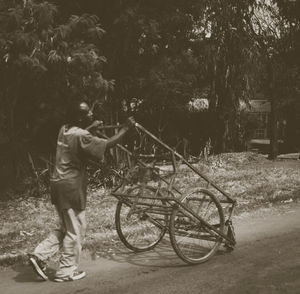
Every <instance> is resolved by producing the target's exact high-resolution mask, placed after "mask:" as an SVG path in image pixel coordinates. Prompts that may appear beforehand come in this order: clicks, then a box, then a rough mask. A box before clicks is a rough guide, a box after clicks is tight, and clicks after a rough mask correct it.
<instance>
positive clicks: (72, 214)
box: [55, 208, 86, 282]
mask: <svg viewBox="0 0 300 294" xmlns="http://www.w3.org/2000/svg"><path fill="white" fill-rule="evenodd" d="M62 215H63V219H64V224H65V228H66V234H65V237H64V240H63V248H62V250H63V252H62V255H61V258H60V261H59V269H58V271H57V272H56V279H55V281H57V282H61V281H64V280H74V279H77V278H78V277H79V278H82V277H84V276H85V273H82V272H81V273H79V272H77V268H78V265H79V260H80V255H81V246H82V241H83V238H84V235H85V231H86V219H85V211H84V210H82V211H78V210H74V209H72V208H69V209H65V210H63V211H62ZM76 277H77V278H76Z"/></svg>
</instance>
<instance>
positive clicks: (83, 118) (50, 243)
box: [29, 102, 135, 282]
mask: <svg viewBox="0 0 300 294" xmlns="http://www.w3.org/2000/svg"><path fill="white" fill-rule="evenodd" d="M92 119H93V113H92V111H91V110H90V108H89V106H88V105H87V103H85V102H81V103H78V104H75V106H73V107H72V108H71V109H70V114H69V119H68V120H69V124H67V125H64V126H62V128H61V129H60V131H59V135H58V140H57V150H56V161H55V168H54V171H53V175H52V179H51V202H52V203H53V204H54V205H55V208H56V210H57V213H58V216H59V220H60V228H58V229H56V230H54V231H53V232H51V233H50V235H49V236H48V237H47V238H46V239H45V240H44V241H42V242H41V243H40V244H39V245H38V246H37V247H36V248H35V250H34V252H33V253H32V254H30V255H29V262H30V264H31V265H32V267H33V269H34V270H35V271H36V273H37V274H38V275H39V276H40V277H41V278H42V279H43V280H47V279H48V277H47V274H46V271H45V270H46V263H45V261H46V260H47V259H48V258H50V257H51V256H53V255H54V254H55V253H56V252H57V251H58V250H59V249H60V248H62V253H61V256H60V259H59V268H58V270H57V271H56V274H55V278H54V281H56V282H64V281H74V280H78V279H82V278H84V277H85V275H86V274H85V272H83V271H78V265H79V259H80V254H81V244H82V240H83V238H84V235H85V231H86V218H85V208H86V197H87V175H86V163H87V158H88V157H89V156H93V157H96V158H98V159H102V158H103V156H104V152H105V150H106V149H107V148H111V147H113V146H115V145H116V144H117V143H118V142H119V141H120V140H121V138H122V137H123V136H124V135H125V134H126V133H127V131H128V130H129V129H130V128H131V127H132V126H134V124H135V122H134V119H133V118H129V119H128V120H127V122H126V124H125V125H124V126H123V128H121V130H120V131H119V133H117V134H116V135H114V136H113V137H111V138H109V139H107V140H106V139H100V138H98V137H96V136H93V135H92V134H91V133H90V131H92V129H96V128H97V127H98V126H99V125H100V124H101V123H100V122H99V121H95V122H93V123H92V124H91V122H92Z"/></svg>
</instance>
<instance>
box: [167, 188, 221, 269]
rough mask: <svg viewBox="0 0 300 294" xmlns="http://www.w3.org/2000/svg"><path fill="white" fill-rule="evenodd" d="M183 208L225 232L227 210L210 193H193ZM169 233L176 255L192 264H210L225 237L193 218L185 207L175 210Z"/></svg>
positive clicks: (184, 199)
mask: <svg viewBox="0 0 300 294" xmlns="http://www.w3.org/2000/svg"><path fill="white" fill-rule="evenodd" d="M182 204H184V205H185V206H186V207H187V208H188V209H190V210H192V211H193V212H194V213H195V214H196V215H197V216H198V217H201V218H202V219H203V220H205V221H206V222H207V223H209V224H210V225H212V226H213V227H214V228H217V229H218V230H219V231H220V232H223V231H224V213H223V209H222V207H221V205H220V202H219V201H218V199H217V198H216V197H215V196H214V195H213V194H212V193H211V192H210V191H208V190H206V189H197V190H195V191H192V192H191V193H189V194H188V195H186V196H185V197H184V198H183V199H182ZM205 208H206V209H205ZM169 231H170V240H171V244H172V247H173V248H174V251H175V252H176V254H177V255H178V257H180V258H181V259H182V260H183V261H184V262H186V263H189V264H198V263H203V262H205V261H207V260H208V259H209V258H211V257H212V256H213V255H214V254H215V253H216V252H217V250H218V248H219V246H220V244H221V243H222V237H220V236H219V235H217V234H216V233H214V232H213V231H212V230H210V229H209V228H208V227H207V226H206V225H205V224H204V223H203V222H202V223H201V221H200V220H198V219H196V218H195V217H193V216H192V215H191V214H190V213H189V212H187V210H186V209H185V208H184V206H178V207H176V208H174V209H173V211H172V215H171V218H170V223H169Z"/></svg>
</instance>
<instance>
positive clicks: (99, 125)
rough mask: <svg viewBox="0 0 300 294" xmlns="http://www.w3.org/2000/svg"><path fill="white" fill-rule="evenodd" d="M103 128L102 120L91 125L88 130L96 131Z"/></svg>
mask: <svg viewBox="0 0 300 294" xmlns="http://www.w3.org/2000/svg"><path fill="white" fill-rule="evenodd" d="M101 126H103V121H102V120H101V121H100V120H95V121H94V122H93V123H92V124H91V125H89V126H88V127H87V128H86V130H88V131H90V130H95V129H97V128H99V127H101Z"/></svg>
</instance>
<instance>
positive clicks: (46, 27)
mask: <svg viewBox="0 0 300 294" xmlns="http://www.w3.org/2000/svg"><path fill="white" fill-rule="evenodd" d="M0 10H1V17H0V22H1V26H0V56H1V60H0V63H1V65H0V71H1V72H0V74H1V77H2V79H1V81H0V101H1V105H2V107H1V115H0V117H1V126H2V128H1V137H2V138H3V139H2V142H1V147H2V148H3V150H4V151H5V153H6V154H7V156H5V157H3V158H2V161H3V160H4V161H5V160H6V162H9V161H13V162H14V164H13V165H12V166H13V171H12V175H13V176H12V175H11V177H15V178H18V176H19V175H20V172H21V169H20V166H22V162H23V161H24V158H26V154H24V153H26V152H27V150H28V148H29V145H28V143H30V139H31V138H33V137H36V138H37V137H40V136H35V135H36V134H37V133H39V135H41V134H45V131H48V133H46V134H45V135H44V136H43V140H40V141H39V142H37V143H38V144H36V145H37V146H38V147H40V149H41V147H44V148H46V147H49V146H50V145H51V143H52V142H49V140H48V138H49V137H50V138H55V137H56V131H57V130H56V126H55V125H54V124H55V123H56V124H58V123H59V122H62V121H63V119H64V112H65V110H66V107H67V105H68V103H69V101H70V100H71V99H79V98H81V99H82V98H83V96H84V95H85V96H88V97H89V98H87V99H96V98H102V97H103V96H104V95H105V93H106V92H107V91H109V90H110V89H112V87H113V81H108V80H106V79H104V78H103V76H102V72H103V65H104V63H105V62H106V59H105V57H104V56H102V55H101V39H102V36H103V34H104V30H103V29H102V28H101V27H100V26H99V24H98V22H99V19H98V17H96V16H93V15H88V14H84V15H82V16H75V15H73V16H71V17H70V18H69V19H68V20H67V21H65V22H64V23H61V24H60V23H58V22H57V14H58V11H57V8H56V6H54V5H53V4H51V3H49V2H43V1H13V2H12V1H2V2H1V6H0ZM96 45H97V46H96ZM45 120H46V121H45ZM50 123H51V126H52V128H51V127H50V128H49V125H50ZM45 127H47V128H46V129H45ZM49 132H50V134H49ZM40 139H41V137H40ZM50 141H51V140H50ZM31 142H32V141H31ZM41 144H43V145H41ZM24 147H25V148H24ZM44 151H45V150H44ZM46 151H47V152H49V151H50V150H49V149H48V150H46ZM6 174H8V173H6Z"/></svg>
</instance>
